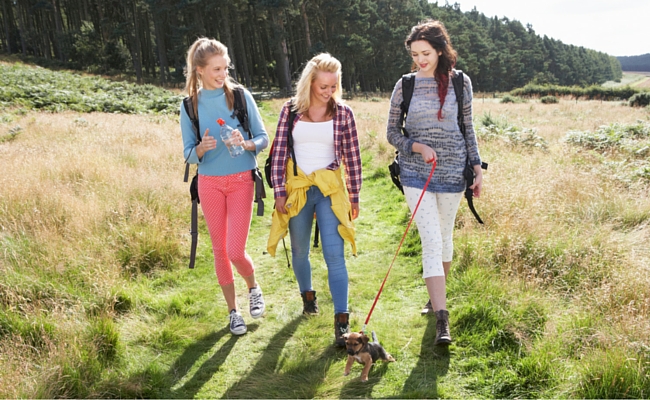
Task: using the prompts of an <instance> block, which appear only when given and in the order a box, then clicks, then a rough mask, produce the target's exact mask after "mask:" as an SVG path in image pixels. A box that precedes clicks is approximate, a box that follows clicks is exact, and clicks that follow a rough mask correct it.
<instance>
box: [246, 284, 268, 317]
mask: <svg viewBox="0 0 650 400" xmlns="http://www.w3.org/2000/svg"><path fill="white" fill-rule="evenodd" d="M248 302H249V306H250V312H251V317H253V318H259V317H261V316H262V314H264V310H265V309H266V305H265V304H264V297H262V288H260V285H257V286H255V287H254V288H251V289H249V291H248Z"/></svg>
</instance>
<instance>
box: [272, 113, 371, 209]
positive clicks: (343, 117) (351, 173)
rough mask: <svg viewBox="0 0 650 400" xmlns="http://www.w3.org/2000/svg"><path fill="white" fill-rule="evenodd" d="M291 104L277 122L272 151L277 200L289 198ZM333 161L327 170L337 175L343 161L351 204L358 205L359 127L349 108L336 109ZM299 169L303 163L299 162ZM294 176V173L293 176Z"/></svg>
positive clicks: (294, 124) (273, 181) (296, 121)
mask: <svg viewBox="0 0 650 400" xmlns="http://www.w3.org/2000/svg"><path fill="white" fill-rule="evenodd" d="M290 104H291V103H290V102H286V103H285V105H284V107H282V111H281V112H280V119H279V120H278V129H277V130H276V132H275V139H273V147H272V149H271V183H273V192H274V196H275V197H276V198H277V197H286V196H287V191H286V189H285V181H286V179H285V178H286V169H287V168H286V167H287V159H288V158H289V157H290V155H291V154H290V152H289V148H288V146H287V136H288V132H289V107H290ZM301 117H302V114H296V119H295V120H294V123H293V126H294V127H295V126H296V124H297V123H298V121H300V118H301ZM333 122H334V154H335V155H336V160H334V161H333V162H332V163H331V164H330V165H328V166H327V169H329V170H332V171H336V170H337V169H339V167H340V165H341V160H343V162H344V163H345V171H346V174H345V175H346V176H345V183H346V186H347V188H348V193H349V196H350V202H351V203H357V204H358V203H359V191H360V190H361V151H360V149H359V139H358V137H357V126H356V124H355V122H354V114H353V113H352V110H351V109H350V107H348V106H346V105H344V104H340V103H339V104H337V105H336V115H335V116H334V121H333ZM298 166H300V161H298ZM292 173H293V172H292Z"/></svg>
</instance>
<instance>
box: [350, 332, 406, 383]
mask: <svg viewBox="0 0 650 400" xmlns="http://www.w3.org/2000/svg"><path fill="white" fill-rule="evenodd" d="M343 339H345V347H346V349H347V352H348V363H347V364H345V372H344V373H343V375H344V376H347V375H349V374H350V369H351V368H352V364H354V362H355V361H357V362H358V363H359V364H363V371H362V372H361V382H367V381H368V373H369V372H370V367H372V364H373V363H374V362H375V361H377V360H382V361H389V362H393V361H395V359H394V358H393V356H391V355H390V354H388V353H387V352H386V350H384V348H383V347H381V345H380V344H379V341H378V340H377V336H376V335H375V332H374V331H373V332H372V342H370V341H369V340H370V339H369V338H368V336H367V335H366V334H364V333H363V332H350V333H346V334H344V335H343Z"/></svg>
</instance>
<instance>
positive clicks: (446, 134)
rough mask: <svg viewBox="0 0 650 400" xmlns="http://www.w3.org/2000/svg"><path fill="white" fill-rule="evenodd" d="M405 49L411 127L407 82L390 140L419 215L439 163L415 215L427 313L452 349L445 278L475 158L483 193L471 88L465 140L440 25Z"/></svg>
mask: <svg viewBox="0 0 650 400" xmlns="http://www.w3.org/2000/svg"><path fill="white" fill-rule="evenodd" d="M405 45H406V49H407V51H408V52H409V53H410V55H411V58H412V59H413V70H414V71H417V72H416V74H415V86H414V88H413V96H412V98H411V103H410V106H409V110H408V114H407V117H406V121H405V128H406V130H407V131H408V133H409V136H408V137H406V136H404V135H403V134H402V133H401V126H400V124H399V120H400V114H401V110H400V104H401V102H402V98H403V96H402V80H401V79H400V80H399V81H398V82H397V84H396V85H395V89H394V90H393V95H392V97H391V99H390V113H389V116H388V127H387V138H388V142H390V144H392V145H393V146H395V147H396V148H397V149H398V150H399V152H400V157H399V164H400V181H401V183H402V186H403V187H404V195H405V197H406V201H407V203H408V206H409V208H410V209H411V211H413V210H414V208H415V206H416V204H417V201H418V199H419V197H420V194H421V193H422V190H423V188H424V185H425V183H426V180H427V178H428V176H429V173H430V172H431V164H432V163H433V161H434V160H436V163H437V164H436V165H437V166H436V169H435V172H434V174H433V177H432V179H431V182H430V183H429V186H428V187H427V192H426V193H425V195H424V197H423V198H422V203H421V204H420V207H419V208H418V212H417V214H416V216H415V223H416V225H417V227H418V232H419V234H420V240H421V241H422V264H423V278H424V281H425V283H426V286H427V291H428V292H429V299H430V300H429V302H428V303H427V305H426V306H425V308H424V310H423V311H422V313H423V314H426V313H428V312H429V311H434V312H435V315H436V318H437V322H436V339H435V344H436V345H438V344H449V343H451V334H450V332H449V312H448V311H447V300H446V297H447V293H446V287H445V286H446V279H447V276H448V274H449V269H450V267H451V260H452V256H453V250H454V248H453V240H452V235H453V230H454V220H455V219H456V212H457V211H458V206H459V205H460V201H461V199H462V197H463V192H464V191H465V179H464V178H463V169H464V168H465V163H466V162H467V159H469V162H470V164H471V165H472V166H473V168H474V172H475V174H476V177H475V179H474V185H473V186H471V188H472V189H473V191H474V196H476V197H478V196H479V195H480V194H481V188H482V186H483V172H482V170H481V158H480V156H479V152H478V145H477V143H476V135H475V134H474V127H473V125H472V82H471V80H470V79H469V77H468V76H467V75H465V76H464V78H465V82H464V94H463V96H464V104H463V118H464V122H465V126H466V135H465V136H463V133H462V132H461V131H460V128H459V127H458V122H457V116H458V102H457V100H456V94H455V93H454V90H453V87H452V88H451V90H450V88H449V86H450V82H451V78H452V77H453V76H455V74H456V72H455V70H454V69H453V66H454V65H455V64H456V58H457V55H456V51H455V50H454V49H453V47H452V46H451V41H450V40H449V35H448V34H447V30H446V29H445V27H444V25H443V24H442V23H441V22H440V21H425V22H423V23H421V24H419V25H417V26H415V27H413V29H412V30H411V33H410V34H409V35H408V37H407V39H406V42H405Z"/></svg>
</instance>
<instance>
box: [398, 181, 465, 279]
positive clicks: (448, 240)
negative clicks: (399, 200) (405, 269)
mask: <svg viewBox="0 0 650 400" xmlns="http://www.w3.org/2000/svg"><path fill="white" fill-rule="evenodd" d="M463 193H464V192H460V193H432V192H426V193H424V197H422V202H421V203H420V207H418V210H417V213H416V214H415V224H416V225H417V227H418V232H419V233H420V241H421V242H422V277H423V278H429V277H432V276H444V275H445V270H444V269H443V267H442V263H443V261H444V262H448V261H451V259H452V257H453V255H454V242H453V233H454V221H455V220H456V212H457V211H458V206H459V205H460V201H461V199H462V198H463ZM421 194H422V189H417V188H413V187H407V186H405V187H404V196H405V197H406V203H407V204H408V206H409V208H410V209H411V213H412V212H413V210H414V209H415V206H416V205H417V204H418V199H419V198H420V195H421Z"/></svg>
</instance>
